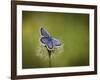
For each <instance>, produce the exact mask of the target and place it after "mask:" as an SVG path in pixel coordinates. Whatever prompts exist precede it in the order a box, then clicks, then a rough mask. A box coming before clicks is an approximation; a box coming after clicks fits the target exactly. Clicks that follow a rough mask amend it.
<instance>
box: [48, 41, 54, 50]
mask: <svg viewBox="0 0 100 80" xmlns="http://www.w3.org/2000/svg"><path fill="white" fill-rule="evenodd" d="M47 48H48V49H53V48H54V46H53V43H52V41H50V42H49V43H48V44H47Z"/></svg>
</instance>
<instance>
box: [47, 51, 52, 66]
mask: <svg viewBox="0 0 100 80" xmlns="http://www.w3.org/2000/svg"><path fill="white" fill-rule="evenodd" d="M48 54H49V67H52V65H51V51H50V50H48Z"/></svg>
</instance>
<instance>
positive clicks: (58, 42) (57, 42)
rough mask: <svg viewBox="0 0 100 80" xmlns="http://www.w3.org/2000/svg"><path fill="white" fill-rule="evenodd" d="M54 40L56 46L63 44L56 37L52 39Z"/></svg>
mask: <svg viewBox="0 0 100 80" xmlns="http://www.w3.org/2000/svg"><path fill="white" fill-rule="evenodd" d="M52 42H53V44H54V45H55V46H60V45H61V42H60V41H59V40H57V39H55V38H53V39H52Z"/></svg>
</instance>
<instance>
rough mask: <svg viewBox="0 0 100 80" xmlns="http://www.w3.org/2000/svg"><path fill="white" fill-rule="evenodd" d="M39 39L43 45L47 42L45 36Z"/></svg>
mask: <svg viewBox="0 0 100 80" xmlns="http://www.w3.org/2000/svg"><path fill="white" fill-rule="evenodd" d="M40 41H41V42H42V43H43V44H45V45H46V44H48V43H49V41H48V38H47V37H42V38H41V39H40Z"/></svg>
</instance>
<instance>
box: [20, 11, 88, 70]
mask: <svg viewBox="0 0 100 80" xmlns="http://www.w3.org/2000/svg"><path fill="white" fill-rule="evenodd" d="M41 27H44V28H45V29H46V30H47V31H48V32H49V34H50V35H51V36H52V37H54V38H56V39H59V40H60V41H61V43H62V46H61V47H60V48H59V49H58V50H56V51H55V52H54V53H52V57H51V64H52V67H69V66H70V67H71V66H87V65H89V15H88V14H78V13H77V14H76V13H56V12H34V11H23V12H22V68H24V69H26V68H46V67H49V58H48V53H47V51H46V50H45V49H44V47H43V46H42V45H41V44H40V38H41V36H40V32H39V30H40V28H41Z"/></svg>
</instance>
